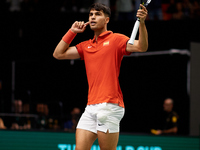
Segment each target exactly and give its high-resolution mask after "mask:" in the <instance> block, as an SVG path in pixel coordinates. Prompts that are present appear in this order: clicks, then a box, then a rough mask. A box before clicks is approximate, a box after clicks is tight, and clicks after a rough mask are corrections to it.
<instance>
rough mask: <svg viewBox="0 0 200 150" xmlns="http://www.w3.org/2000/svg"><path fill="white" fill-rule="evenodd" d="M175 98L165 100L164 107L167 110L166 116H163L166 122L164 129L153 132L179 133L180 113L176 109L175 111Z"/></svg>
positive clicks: (158, 133) (156, 133) (153, 132)
mask: <svg viewBox="0 0 200 150" xmlns="http://www.w3.org/2000/svg"><path fill="white" fill-rule="evenodd" d="M173 104H174V102H173V100H172V99H171V98H167V99H165V100H164V104H163V108H164V111H165V116H163V119H164V124H163V129H162V130H160V129H159V130H154V129H152V130H151V133H152V134H155V135H160V134H167V135H174V134H177V131H178V118H179V117H178V115H177V113H176V112H175V111H173Z"/></svg>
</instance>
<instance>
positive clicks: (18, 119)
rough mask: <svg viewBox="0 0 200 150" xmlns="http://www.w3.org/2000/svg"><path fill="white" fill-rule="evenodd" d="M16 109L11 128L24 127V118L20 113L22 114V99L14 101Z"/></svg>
mask: <svg viewBox="0 0 200 150" xmlns="http://www.w3.org/2000/svg"><path fill="white" fill-rule="evenodd" d="M13 104H14V111H15V115H16V116H15V117H14V118H13V120H12V125H11V129H17V130H18V129H20V130H21V129H23V126H24V122H23V118H22V117H20V114H22V100H20V99H18V100H15V101H14V103H13Z"/></svg>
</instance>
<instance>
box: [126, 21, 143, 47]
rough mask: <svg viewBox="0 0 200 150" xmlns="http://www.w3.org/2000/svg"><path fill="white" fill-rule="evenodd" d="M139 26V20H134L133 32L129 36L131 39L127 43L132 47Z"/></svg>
mask: <svg viewBox="0 0 200 150" xmlns="http://www.w3.org/2000/svg"><path fill="white" fill-rule="evenodd" d="M139 26H140V21H139V20H136V22H135V25H134V27H133V31H132V34H131V38H130V39H129V41H128V43H129V44H131V45H133V44H134V41H135V37H136V35H137V31H138V28H139Z"/></svg>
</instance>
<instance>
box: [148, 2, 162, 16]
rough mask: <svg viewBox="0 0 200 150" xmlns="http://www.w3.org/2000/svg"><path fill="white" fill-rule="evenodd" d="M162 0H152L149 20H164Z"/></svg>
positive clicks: (149, 8)
mask: <svg viewBox="0 0 200 150" xmlns="http://www.w3.org/2000/svg"><path fill="white" fill-rule="evenodd" d="M161 5H162V0H152V1H151V3H150V4H149V6H148V18H149V20H162V19H163V16H162V7H161Z"/></svg>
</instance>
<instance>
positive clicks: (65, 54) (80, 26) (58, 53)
mask: <svg viewBox="0 0 200 150" xmlns="http://www.w3.org/2000/svg"><path fill="white" fill-rule="evenodd" d="M88 24H89V22H87V23H84V22H83V21H82V22H78V21H76V22H74V23H73V25H72V27H71V28H70V29H69V30H70V31H68V32H67V34H66V35H65V36H64V37H63V38H62V40H61V41H60V42H59V43H58V45H57V46H56V48H55V50H54V53H53V57H54V58H56V59H77V58H80V55H79V53H78V51H77V49H76V47H75V46H71V47H69V45H70V43H71V41H72V40H73V38H74V37H75V35H76V34H77V33H82V32H84V31H85V28H86V26H87V25H88Z"/></svg>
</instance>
